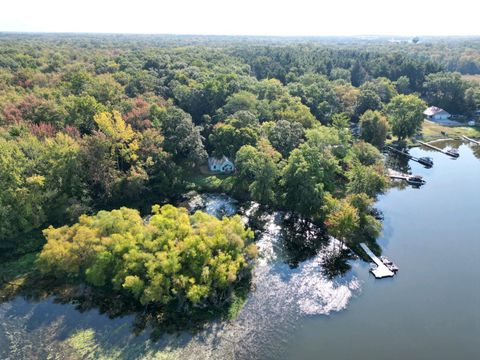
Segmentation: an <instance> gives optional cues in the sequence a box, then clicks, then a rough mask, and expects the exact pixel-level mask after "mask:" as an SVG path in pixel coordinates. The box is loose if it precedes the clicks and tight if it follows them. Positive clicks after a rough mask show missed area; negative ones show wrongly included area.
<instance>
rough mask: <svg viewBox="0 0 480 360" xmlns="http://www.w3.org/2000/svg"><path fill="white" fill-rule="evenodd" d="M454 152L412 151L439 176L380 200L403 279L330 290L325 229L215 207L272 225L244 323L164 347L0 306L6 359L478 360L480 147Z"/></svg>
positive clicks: (416, 169)
mask: <svg viewBox="0 0 480 360" xmlns="http://www.w3.org/2000/svg"><path fill="white" fill-rule="evenodd" d="M451 144H452V145H454V146H459V152H460V158H458V159H456V160H455V159H450V158H449V157H447V156H446V155H444V154H441V153H437V152H432V151H427V150H423V149H419V148H414V149H412V150H411V154H412V155H414V156H431V157H432V158H433V160H434V163H435V165H434V167H433V168H431V169H425V168H424V167H422V166H421V165H419V164H417V163H415V162H409V163H408V164H405V163H404V164H401V163H399V164H397V165H399V166H403V167H404V168H405V166H410V167H411V171H412V172H413V173H415V174H419V175H422V176H423V177H424V178H425V180H426V181H427V183H426V185H424V186H422V187H421V188H419V189H416V188H412V187H410V186H399V187H394V188H392V189H390V190H389V191H388V192H387V193H386V194H384V195H382V196H380V197H379V199H378V203H377V205H376V206H377V208H378V209H380V210H381V211H382V212H383V214H384V217H385V219H384V224H383V233H382V235H381V237H380V238H379V240H378V243H379V244H380V245H381V247H382V249H383V253H384V255H387V256H388V257H390V258H391V259H392V260H394V261H395V263H397V265H398V266H399V267H400V271H399V272H398V274H397V275H396V276H395V277H394V278H392V279H382V280H376V279H374V278H373V276H372V275H371V274H369V273H368V268H369V265H368V264H367V263H364V262H361V261H358V260H357V261H351V262H350V264H351V265H352V270H351V271H348V272H347V273H346V274H345V275H344V276H341V277H336V278H334V279H330V278H329V277H327V276H326V275H324V273H323V271H322V265H321V264H322V260H323V258H324V257H325V256H326V254H328V253H329V251H330V248H331V246H332V244H331V243H330V242H329V241H328V240H327V239H323V240H322V241H321V242H313V240H314V239H315V238H323V237H324V235H322V233H321V231H320V230H319V229H315V228H314V227H312V226H310V225H309V224H305V225H304V226H301V227H298V228H297V227H295V226H294V228H295V229H293V230H292V226H290V225H289V226H287V225H286V224H287V223H288V219H287V220H286V219H285V214H282V213H262V212H261V211H260V210H259V209H258V206H256V205H255V204H250V205H248V206H242V205H238V204H236V203H235V202H234V201H232V199H230V198H228V197H225V196H219V195H206V196H203V197H201V198H200V199H196V200H195V201H196V203H195V205H196V206H197V207H199V208H202V209H205V210H207V211H209V212H210V213H214V214H217V215H221V214H233V213H236V212H240V213H241V214H243V215H244V216H245V218H250V219H251V218H255V222H256V223H260V224H261V225H260V228H261V229H262V230H261V231H260V232H259V234H258V237H257V238H258V240H257V242H258V246H259V249H260V253H261V255H262V256H261V258H260V259H259V263H258V265H257V267H256V269H255V273H254V281H255V285H256V286H255V289H254V291H252V293H251V295H250V297H249V299H248V301H247V303H246V305H245V307H244V309H243V310H242V311H241V313H240V315H239V317H238V318H237V319H236V320H235V321H232V322H230V323H224V324H220V323H214V324H212V325H211V326H208V327H207V328H206V329H205V330H204V331H200V332H198V333H195V334H190V333H188V332H182V333H175V334H164V335H162V336H161V337H160V339H159V340H155V341H153V340H151V339H150V337H149V331H146V330H145V331H142V332H140V333H139V334H135V333H134V332H133V331H132V330H133V328H134V323H135V317H134V315H125V316H122V317H116V318H113V319H110V318H109V317H108V316H107V315H104V314H100V313H99V311H98V310H97V309H92V310H86V311H83V312H80V311H78V310H76V309H75V305H73V304H60V303H57V302H56V301H55V299H52V298H50V299H47V300H44V301H41V302H38V301H29V300H28V299H23V298H20V297H19V298H16V299H14V300H12V301H10V302H6V303H3V304H0V358H1V359H31V358H47V357H48V356H49V355H51V356H52V357H55V356H54V355H55V354H56V355H57V357H58V358H65V359H76V358H82V357H83V358H100V357H105V358H126V359H137V358H138V359H154V358H158V359H169V358H178V359H207V358H218V359H229V358H231V359H234V358H235V359H320V358H322V359H351V358H355V359H372V358H373V359H377V358H378V359H406V358H414V359H436V360H437V359H475V358H479V357H480V349H479V348H478V346H477V342H478V339H479V338H480V310H479V309H480V280H479V278H478V276H477V272H478V269H477V267H478V266H479V265H480V261H479V258H480V208H479V205H480V160H479V159H478V158H477V157H480V149H479V148H480V146H477V147H475V146H472V147H470V146H468V145H465V144H457V143H451ZM447 145H449V144H448V143H437V146H447ZM472 149H473V150H474V151H475V152H476V154H477V157H475V155H474V152H473V151H472ZM305 229H307V230H305ZM307 233H308V234H309V236H307V238H306V239H305V234H307ZM312 251H317V254H316V255H314V256H313V257H312V256H306V255H305V254H311V252H312Z"/></svg>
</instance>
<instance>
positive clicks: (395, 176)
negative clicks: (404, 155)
mask: <svg viewBox="0 0 480 360" xmlns="http://www.w3.org/2000/svg"><path fill="white" fill-rule="evenodd" d="M388 176H389V177H390V179H398V180H407V179H408V177H409V176H410V175H409V174H405V173H401V172H400V171H396V170H393V169H388Z"/></svg>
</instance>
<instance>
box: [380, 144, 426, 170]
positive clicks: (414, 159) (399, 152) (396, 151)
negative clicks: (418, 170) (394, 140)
mask: <svg viewBox="0 0 480 360" xmlns="http://www.w3.org/2000/svg"><path fill="white" fill-rule="evenodd" d="M386 148H387V149H388V150H390V151H393V152H394V153H396V154H399V155H403V156H405V157H406V158H407V159H410V160H413V161H416V162H418V163H420V164H422V165H424V166H426V167H429V168H430V167H432V166H433V162H432V160H431V159H430V158H418V157H415V156H413V155H410V154H409V153H407V152H405V151H401V150H398V149H396V148H394V147H393V146H387V147H386ZM427 159H428V160H429V162H427Z"/></svg>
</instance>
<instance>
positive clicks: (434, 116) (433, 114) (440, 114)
mask: <svg viewBox="0 0 480 360" xmlns="http://www.w3.org/2000/svg"><path fill="white" fill-rule="evenodd" d="M423 114H424V115H425V116H426V117H427V119H428V120H433V121H437V120H447V119H449V118H450V116H451V115H450V114H449V113H448V112H446V111H445V110H443V109H440V108H439V107H436V106H430V107H429V108H428V109H427V110H425V111H424V112H423Z"/></svg>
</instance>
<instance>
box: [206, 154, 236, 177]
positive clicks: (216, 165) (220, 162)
mask: <svg viewBox="0 0 480 360" xmlns="http://www.w3.org/2000/svg"><path fill="white" fill-rule="evenodd" d="M208 168H209V169H210V171H214V172H221V173H231V172H232V171H234V170H235V165H233V162H232V161H230V159H228V158H227V157H226V156H222V158H221V159H217V158H214V157H210V158H208Z"/></svg>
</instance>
